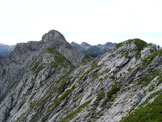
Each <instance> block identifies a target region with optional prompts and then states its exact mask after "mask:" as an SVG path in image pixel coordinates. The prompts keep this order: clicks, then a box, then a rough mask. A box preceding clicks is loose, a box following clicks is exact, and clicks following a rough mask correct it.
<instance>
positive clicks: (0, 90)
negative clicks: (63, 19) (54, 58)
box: [0, 30, 84, 100]
mask: <svg viewBox="0 0 162 122" xmlns="http://www.w3.org/2000/svg"><path fill="white" fill-rule="evenodd" d="M47 48H52V49H55V50H56V51H58V52H59V53H60V54H62V55H63V56H65V57H66V58H67V59H68V60H69V61H70V62H71V63H72V64H73V65H75V66H77V65H79V64H81V63H82V60H83V58H84V55H83V54H81V53H79V52H78V51H77V50H76V49H74V48H73V47H72V46H71V45H70V44H69V43H68V42H67V41H66V40H65V38H64V36H63V35H62V34H61V33H59V32H58V31H56V30H51V31H49V32H48V33H46V34H45V35H44V36H43V37H42V40H41V41H39V42H36V41H35V42H34V41H32V42H28V43H20V44H17V45H16V47H15V49H14V50H13V51H12V52H11V53H10V54H9V55H8V56H7V57H5V58H3V59H0V100H1V99H2V98H3V96H4V95H5V94H6V93H7V92H8V90H9V89H10V88H11V87H12V86H13V85H14V84H15V83H17V82H19V81H20V80H21V78H22V76H23V75H24V74H25V73H26V72H27V69H28V68H29V67H30V66H31V65H32V64H33V62H34V61H35V60H36V59H37V58H38V57H39V56H40V54H41V53H42V52H43V51H44V50H45V49H47Z"/></svg>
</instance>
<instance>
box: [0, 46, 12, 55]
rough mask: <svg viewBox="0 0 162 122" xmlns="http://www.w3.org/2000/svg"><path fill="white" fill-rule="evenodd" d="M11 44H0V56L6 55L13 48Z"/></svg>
mask: <svg viewBox="0 0 162 122" xmlns="http://www.w3.org/2000/svg"><path fill="white" fill-rule="evenodd" d="M14 47H15V46H13V45H5V44H0V58H2V57H4V56H7V55H8V54H9V53H10V52H11V51H12V50H13V48H14Z"/></svg>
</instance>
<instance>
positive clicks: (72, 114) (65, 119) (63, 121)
mask: <svg viewBox="0 0 162 122" xmlns="http://www.w3.org/2000/svg"><path fill="white" fill-rule="evenodd" d="M91 101H92V99H90V100H88V101H87V102H85V103H83V104H82V105H80V106H79V107H78V108H77V109H76V110H75V111H74V112H72V113H70V114H69V115H67V116H66V117H65V118H63V119H62V120H61V121H60V122H67V121H68V120H69V119H72V118H73V117H75V116H76V115H77V114H78V113H79V112H80V111H82V109H83V108H85V107H86V106H87V105H88V104H89V103H90V102H91Z"/></svg>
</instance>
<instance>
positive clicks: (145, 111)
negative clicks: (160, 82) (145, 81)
mask: <svg viewBox="0 0 162 122" xmlns="http://www.w3.org/2000/svg"><path fill="white" fill-rule="evenodd" d="M161 114H162V93H161V94H160V95H159V96H158V97H157V98H156V99H155V100H154V102H153V103H151V104H148V105H147V106H145V107H141V108H139V109H137V110H136V111H135V112H134V113H132V114H130V115H129V116H127V117H125V118H124V119H123V120H122V121H120V122H162V115H161Z"/></svg>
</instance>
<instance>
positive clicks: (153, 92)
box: [0, 35, 162, 122]
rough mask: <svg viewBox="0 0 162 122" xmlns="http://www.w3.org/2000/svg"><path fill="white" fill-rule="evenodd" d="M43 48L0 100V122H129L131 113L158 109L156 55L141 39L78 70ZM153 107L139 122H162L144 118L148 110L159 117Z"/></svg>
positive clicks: (159, 56) (161, 64) (161, 55)
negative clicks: (148, 121) (149, 106)
mask: <svg viewBox="0 0 162 122" xmlns="http://www.w3.org/2000/svg"><path fill="white" fill-rule="evenodd" d="M60 36H61V35H60ZM43 38H44V39H43V40H44V42H45V40H46V39H47V40H50V39H51V38H52V36H49V38H47V37H43ZM39 43H40V42H39ZM47 47H48V46H47ZM43 49H44V50H42V51H41V53H39V55H37V56H36V55H35V56H33V58H34V57H36V58H34V60H32V63H30V65H28V67H27V68H26V69H25V70H26V71H25V73H24V74H23V75H22V77H21V78H20V80H19V81H18V82H16V84H14V86H13V87H12V88H10V89H9V92H8V93H7V94H6V95H5V97H4V99H2V100H1V102H0V113H1V114H0V121H2V122H94V121H96V122H120V121H122V122H129V121H132V120H133V119H132V118H133V117H134V116H135V115H134V114H132V113H133V112H135V113H136V112H138V111H141V109H142V108H144V109H145V107H147V106H148V105H154V108H155V107H157V105H158V106H159V107H161V104H160V102H159V99H160V98H161V96H162V94H161V93H162V77H161V76H162V51H161V50H157V49H155V48H153V47H152V46H151V45H148V44H147V43H146V42H144V41H142V40H139V39H133V40H128V41H125V42H123V43H120V44H117V46H116V48H115V49H113V50H112V51H110V52H107V53H105V54H104V55H102V56H100V57H97V58H95V59H94V60H93V61H91V62H89V63H87V64H82V65H80V66H78V67H74V65H75V64H74V63H72V62H71V60H70V59H69V58H68V57H66V56H67V55H64V53H62V52H63V51H61V49H60V50H59V49H58V48H54V47H53V46H51V47H48V48H43ZM69 55H70V54H69ZM69 55H68V56H69ZM23 56H24V55H23ZM78 58H79V57H78ZM27 60H29V59H27ZM30 60H31V59H30ZM157 103H158V104H157ZM154 108H151V109H150V111H149V112H148V114H145V116H143V118H144V117H146V118H144V119H145V120H150V121H154V120H156V121H159V120H160V119H162V118H160V117H158V118H153V117H152V118H148V116H149V115H151V114H152V113H154V112H156V115H157V116H158V115H159V116H160V114H161V110H158V111H156V110H155V109H154ZM142 111H144V110H143V109H142ZM138 114H139V112H138ZM138 114H136V115H138ZM141 114H142V113H141ZM141 114H139V116H141ZM147 115H148V116H147ZM126 116H127V117H126ZM125 117H126V118H125ZM123 118H124V119H123ZM134 118H135V117H134ZM136 118H138V117H136ZM134 120H136V119H134ZM132 122H133V121H132ZM141 122H143V121H141Z"/></svg>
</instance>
